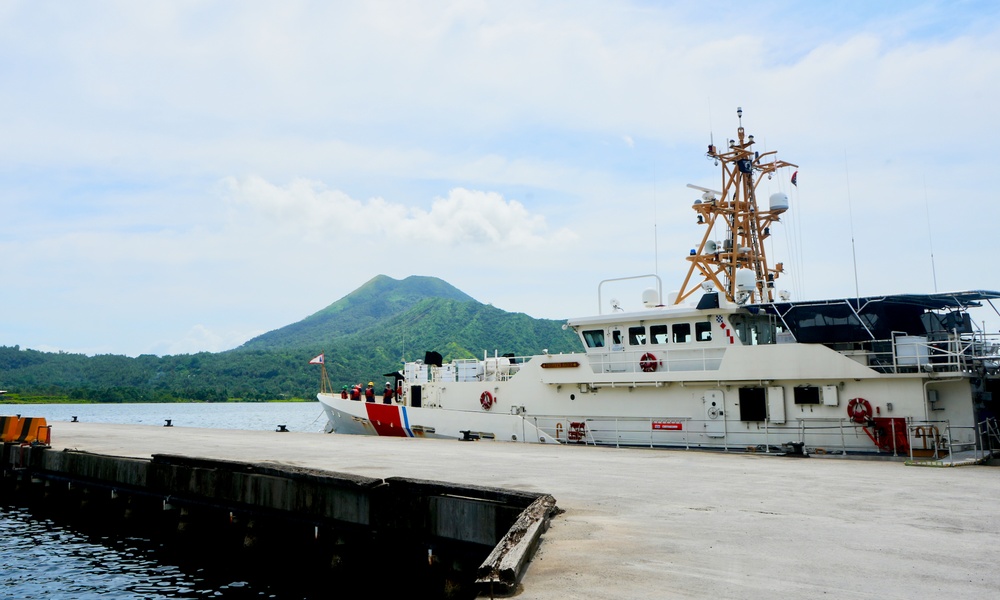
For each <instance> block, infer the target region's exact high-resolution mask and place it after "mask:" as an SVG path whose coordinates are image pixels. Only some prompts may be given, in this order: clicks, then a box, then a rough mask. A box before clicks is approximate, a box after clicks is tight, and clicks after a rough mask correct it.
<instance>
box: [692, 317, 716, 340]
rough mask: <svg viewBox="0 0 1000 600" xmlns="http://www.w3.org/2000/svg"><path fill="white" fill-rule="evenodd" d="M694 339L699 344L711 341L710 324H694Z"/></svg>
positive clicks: (703, 322)
mask: <svg viewBox="0 0 1000 600" xmlns="http://www.w3.org/2000/svg"><path fill="white" fill-rule="evenodd" d="M694 339H696V340H698V341H699V342H711V341H712V324H711V323H708V322H706V321H702V322H699V323H695V324H694Z"/></svg>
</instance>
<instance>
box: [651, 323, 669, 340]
mask: <svg viewBox="0 0 1000 600" xmlns="http://www.w3.org/2000/svg"><path fill="white" fill-rule="evenodd" d="M649 337H650V338H652V339H653V343H654V344H666V343H667V340H668V339H669V338H670V333H669V330H668V327H667V326H666V325H650V327H649Z"/></svg>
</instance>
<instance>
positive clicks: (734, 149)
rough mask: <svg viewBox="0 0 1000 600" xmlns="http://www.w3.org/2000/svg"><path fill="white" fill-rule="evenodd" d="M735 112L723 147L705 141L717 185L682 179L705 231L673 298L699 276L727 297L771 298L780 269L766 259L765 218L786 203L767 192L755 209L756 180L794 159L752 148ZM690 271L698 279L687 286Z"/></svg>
mask: <svg viewBox="0 0 1000 600" xmlns="http://www.w3.org/2000/svg"><path fill="white" fill-rule="evenodd" d="M736 115H737V116H738V117H739V120H740V125H739V129H737V132H736V139H735V140H729V148H728V150H726V151H725V152H719V150H718V149H717V148H716V147H715V145H714V144H710V145H709V146H708V156H709V157H710V158H712V159H714V160H715V164H716V165H721V166H722V191H721V192H719V191H715V190H711V189H708V188H702V187H698V186H694V185H688V187H690V188H694V189H697V190H701V191H702V192H703V193H702V195H701V199H700V200H695V203H694V205H693V206H692V207H691V208H693V209H694V210H695V212H697V213H698V224H700V225H705V226H706V231H705V234H704V235H703V236H702V238H701V244H700V245H699V246H698V249H697V250H692V251H691V255H690V256H688V257H687V259H688V260H689V261H690V262H691V267H690V269H688V274H687V276H686V277H685V278H684V283H683V284H682V285H681V289H680V292H678V294H677V299H676V300H675V304H680V303H681V302H682V301H683V300H685V299H686V298H688V297H689V296H690V295H691V294H693V293H694V292H695V290H697V289H698V288H699V287H700V286H701V285H702V283H704V282H711V283H712V284H714V286H715V288H716V289H718V290H720V291H722V293H723V294H725V296H726V298H727V299H728V300H729V301H730V302H736V303H738V304H745V303H747V302H751V303H756V302H771V301H773V300H774V280H775V279H777V278H778V276H779V275H780V274H781V273H782V272H783V271H784V268H783V265H782V264H781V263H780V262H779V263H777V264H775V265H774V266H773V267H771V266H770V265H769V264H768V262H767V254H766V253H765V251H764V240H766V239H767V238H768V237H769V236H770V235H771V229H770V228H771V224H772V223H774V222H776V221H779V220H780V219H779V216H780V215H781V213H783V212H785V211H786V210H787V209H788V196H786V195H785V194H783V193H777V194H772V196H771V198H770V203H769V205H768V207H767V210H760V207H758V205H757V186H758V185H759V184H760V182H761V180H762V178H763V176H764V175H767V177H768V178H770V177H771V175H772V174H773V173H774V172H775V171H777V170H778V169H781V168H784V167H797V166H798V165H794V164H792V163H789V162H786V161H783V160H778V159H777V157H776V156H775V154H776V153H777V151H771V152H765V153H763V154H761V153H759V152H756V151H754V150H753V145H754V139H753V135H752V134H750V135H747V134H746V133H745V131H744V130H743V109H742V108H737V109H736ZM716 225H718V226H719V229H718V230H716ZM713 231H719V232H724V237H722V238H721V239H718V240H716V239H712V232H713ZM695 271H697V272H698V273H699V276H700V278H701V281H698V283H696V284H692V285H690V287H689V284H690V283H691V278H692V275H694V273H695Z"/></svg>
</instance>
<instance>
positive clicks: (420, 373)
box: [404, 356, 532, 383]
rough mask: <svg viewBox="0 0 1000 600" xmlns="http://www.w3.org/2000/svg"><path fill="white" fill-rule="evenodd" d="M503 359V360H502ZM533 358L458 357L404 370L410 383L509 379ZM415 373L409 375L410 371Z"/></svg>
mask: <svg viewBox="0 0 1000 600" xmlns="http://www.w3.org/2000/svg"><path fill="white" fill-rule="evenodd" d="M501 359H502V360H501ZM531 359H532V357H531V356H502V357H499V358H497V357H494V358H487V359H486V360H483V359H476V358H468V359H465V358H463V359H457V360H454V361H452V362H450V363H447V364H445V365H441V366H440V367H438V366H429V367H428V366H427V365H417V367H414V368H412V369H411V368H407V369H405V370H404V376H407V377H406V380H407V382H409V383H427V382H429V381H437V382H445V383H447V382H453V381H507V380H508V379H510V378H511V377H513V376H514V375H516V374H517V372H518V371H520V370H521V367H522V366H523V365H525V364H527V363H528V362H529V361H530V360H531ZM411 372H412V373H413V374H414V375H409V374H410V373H411Z"/></svg>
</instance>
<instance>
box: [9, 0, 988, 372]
mask: <svg viewBox="0 0 1000 600" xmlns="http://www.w3.org/2000/svg"><path fill="white" fill-rule="evenodd" d="M737 6H739V7H740V8H736V7H737ZM0 81H2V85H0V133H2V137H0V139H2V143H0V152H2V153H3V154H2V156H0V215H2V217H3V218H2V221H0V253H2V259H0V281H2V282H3V294H2V298H3V301H2V308H3V310H2V311H0V344H2V345H8V346H10V345H15V344H18V345H20V346H21V347H23V348H36V349H40V350H49V351H55V350H62V351H67V352H85V353H88V354H104V353H114V354H129V355H137V354H142V353H153V354H161V355H162V354H178V353H190V352H198V351H220V350H225V349H229V348H232V347H235V346H237V345H239V344H240V343H242V342H244V341H246V340H247V339H249V338H251V337H253V336H254V335H257V334H260V333H263V332H265V331H269V330H271V329H275V328H278V327H281V326H283V325H286V324H289V323H292V322H295V321H298V320H299V319H302V318H303V317H305V316H307V315H309V314H312V313H313V312H315V311H317V310H319V309H321V308H323V307H325V306H326V305H328V304H330V303H331V302H334V301H335V300H337V299H339V298H341V297H342V296H344V295H346V294H348V293H350V292H351V291H352V290H354V289H356V288H357V287H358V286H360V285H362V284H363V283H364V282H366V281H367V280H369V279H370V278H372V277H374V276H375V275H378V274H386V275H389V276H391V277H395V278H403V277H406V276H409V275H430V276H435V277H440V278H442V279H444V280H446V281H448V282H449V283H451V284H453V285H455V286H456V287H458V288H459V289H461V290H463V291H465V292H466V293H468V294H470V295H472V296H473V297H475V298H477V299H478V300H480V301H483V302H489V303H492V304H494V305H495V306H498V307H500V308H503V309H505V310H508V311H513V312H524V313H527V314H529V315H532V316H535V317H546V318H557V319H561V318H568V317H573V316H582V315H586V314H590V313H593V312H595V311H596V310H597V308H598V307H597V285H598V283H599V282H600V281H601V280H603V279H609V278H616V277H626V276H630V275H638V274H645V273H651V272H653V271H654V270H655V271H656V272H657V273H658V274H659V275H660V276H661V278H662V279H663V282H664V283H663V285H664V288H665V290H670V289H676V288H677V287H678V286H679V285H680V283H681V280H682V278H683V276H684V274H685V272H686V265H687V263H686V261H684V258H683V257H684V256H685V255H686V254H687V252H688V250H689V248H691V247H692V246H693V245H695V244H696V243H697V241H698V240H700V237H701V235H702V233H703V231H702V230H701V229H700V228H698V226H697V225H695V219H694V213H693V211H691V208H690V205H691V202H692V200H693V199H694V198H695V197H696V194H693V193H692V190H690V189H688V188H686V187H685V185H686V184H688V183H694V184H699V185H705V186H713V187H715V186H716V185H717V182H718V180H719V174H718V171H717V170H716V169H715V167H713V165H712V163H711V161H709V160H706V158H705V157H704V149H705V147H706V145H707V144H708V141H709V139H711V138H712V137H714V139H715V140H716V141H717V142H719V141H722V140H724V139H727V138H731V137H733V136H734V134H735V129H736V127H737V124H738V123H737V119H736V114H735V111H736V107H737V106H741V107H742V108H743V110H744V115H743V124H744V126H745V127H746V128H747V131H748V133H754V134H755V135H756V139H757V140H758V144H759V145H760V146H761V148H762V149H768V150H770V149H777V150H778V157H779V158H782V159H785V160H788V161H790V162H793V163H796V164H798V165H799V169H798V170H799V185H798V187H797V188H791V186H790V185H789V184H788V181H787V180H788V177H789V176H790V173H784V174H782V176H781V177H776V178H775V180H774V181H772V182H767V184H766V185H767V186H768V189H767V190H765V192H766V193H768V194H769V193H770V192H772V191H785V192H787V193H789V194H790V195H791V197H792V210H790V211H789V213H787V216H786V217H785V219H784V222H783V223H782V224H781V226H780V231H776V232H775V236H774V238H773V239H775V240H776V241H775V242H774V244H775V245H774V246H773V247H772V248H769V250H768V251H769V254H770V256H771V258H772V261H774V260H780V261H782V262H784V263H785V265H786V270H787V271H788V274H787V275H785V276H783V277H782V280H781V281H780V282H779V283H780V284H782V287H786V288H788V289H789V290H790V291H791V292H792V294H793V297H795V298H800V299H804V298H821V297H842V296H848V295H852V294H853V293H854V291H855V270H854V256H855V255H856V256H857V263H858V266H857V282H858V284H857V287H858V291H860V293H861V294H863V295H866V294H879V293H894V292H933V291H935V288H936V289H937V290H938V291H948V290H958V289H994V290H996V289H1000V274H998V273H1000V270H998V269H997V268H996V266H995V265H994V264H993V258H994V257H995V255H996V249H995V248H996V239H997V224H998V223H1000V208H998V202H997V201H996V200H995V198H994V197H995V196H996V193H997V192H996V191H995V186H994V182H993V177H992V176H993V175H994V174H995V173H996V172H997V168H996V163H995V158H994V156H995V153H994V152H993V149H992V148H991V145H990V144H991V142H992V141H993V140H994V139H996V138H997V137H998V136H997V133H998V129H1000V127H998V125H997V123H998V120H1000V116H998V114H997V110H996V109H997V101H996V98H998V97H1000V4H997V3H995V2H879V3H869V2H847V3H845V2H758V3H747V4H745V5H731V8H730V9H727V10H721V9H720V6H719V5H717V4H704V3H700V4H694V3H690V4H689V3H684V2H676V3H675V2H632V3H629V2H602V1H592V2H528V1H525V2H511V3H492V2H419V3H413V2H411V3H405V2H333V3H330V2H281V3H275V2H253V1H248V2H200V1H196V0H191V1H187V2H182V1H175V2H156V1H154V2H143V3H135V2H90V1H81V2H72V3H67V2H45V1H41V2H38V1H34V2H17V1H9V0H0ZM852 238H853V244H852ZM932 255H933V262H932V260H931V256H932ZM935 274H936V277H935ZM641 287H645V284H644V283H642V284H620V289H614V290H611V291H610V293H609V292H608V291H605V292H604V293H605V295H606V296H607V295H616V296H620V298H619V299H620V300H621V302H622V304H623V305H624V306H625V307H626V308H628V307H630V306H633V307H634V306H637V305H638V298H639V292H640V289H639V288H641ZM977 318H979V319H985V320H986V322H987V327H988V328H989V329H990V330H992V331H996V330H997V328H998V325H1000V317H998V316H997V315H996V314H995V313H994V312H992V311H989V312H987V313H985V314H983V315H982V316H980V317H977Z"/></svg>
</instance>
